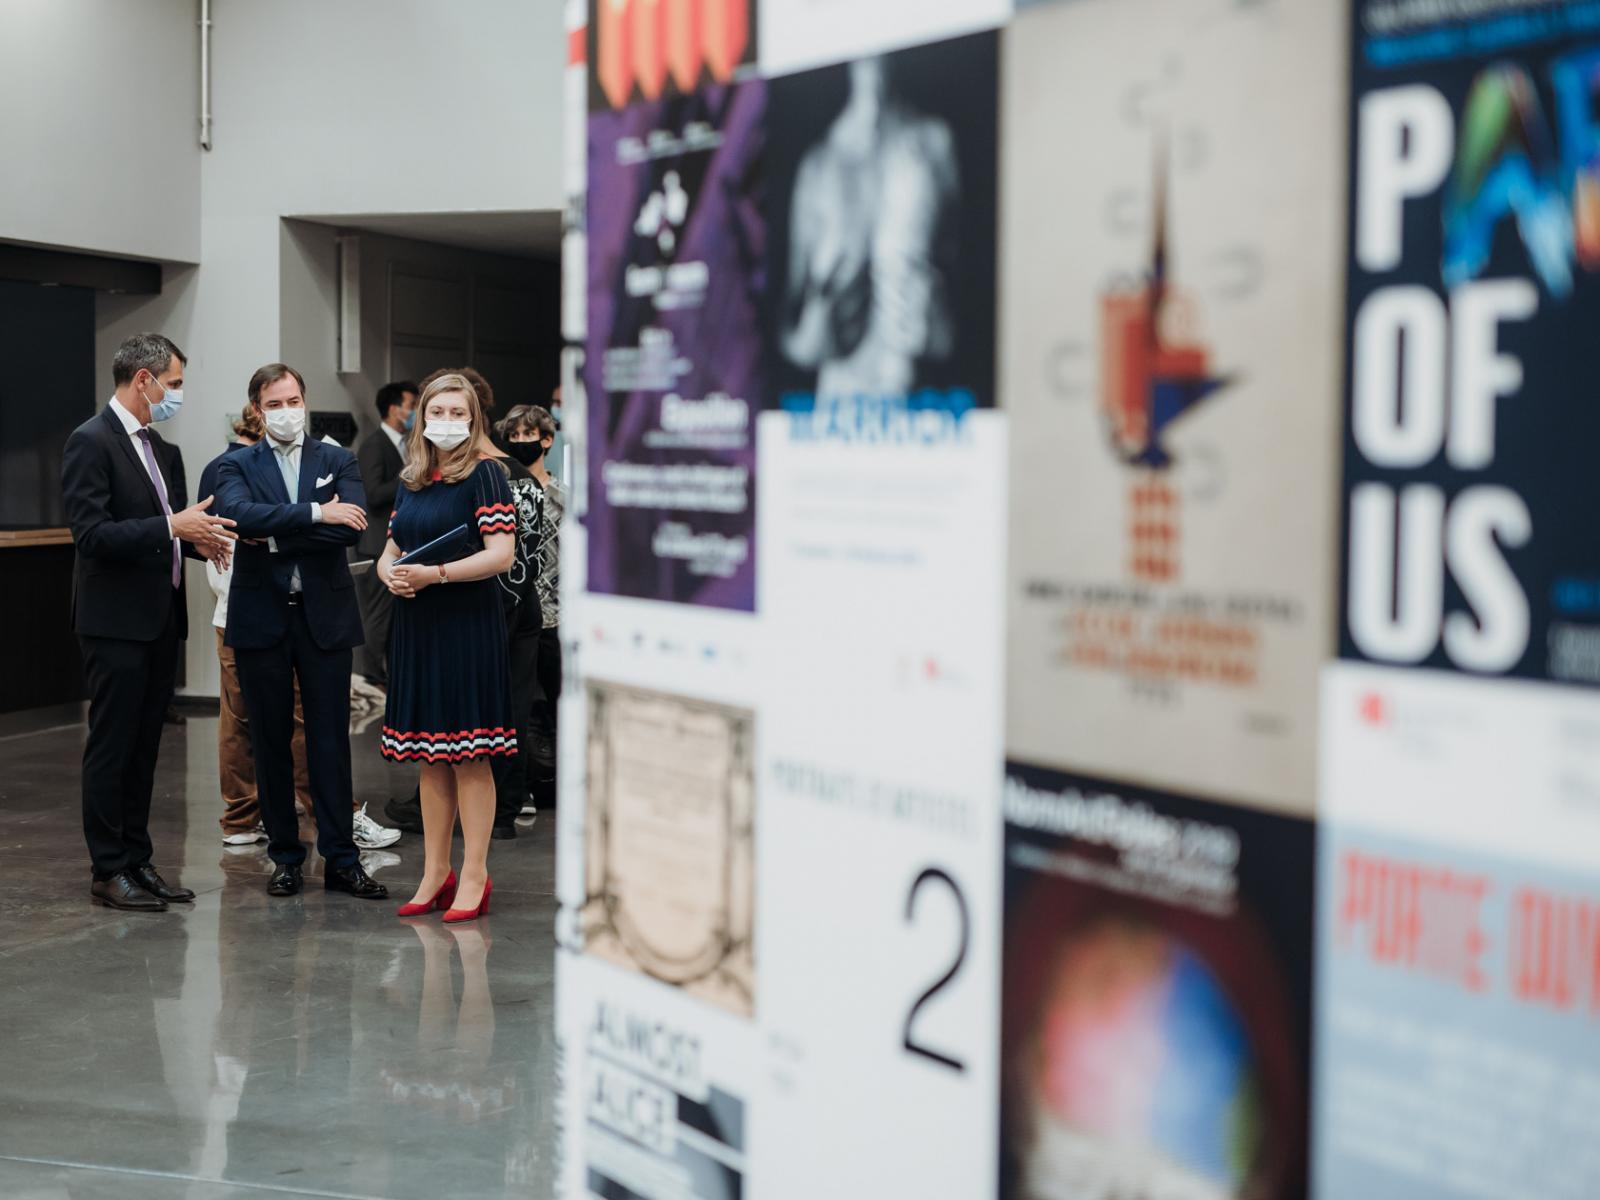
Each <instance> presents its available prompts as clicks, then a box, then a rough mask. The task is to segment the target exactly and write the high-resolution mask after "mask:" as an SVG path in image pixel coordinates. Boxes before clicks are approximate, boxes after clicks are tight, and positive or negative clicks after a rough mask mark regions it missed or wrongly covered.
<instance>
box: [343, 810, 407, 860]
mask: <svg viewBox="0 0 1600 1200" xmlns="http://www.w3.org/2000/svg"><path fill="white" fill-rule="evenodd" d="M354 824H355V835H356V845H358V846H360V847H361V848H362V849H363V850H382V849H383V848H384V847H385V846H392V845H394V844H395V843H396V842H398V841H399V840H400V831H399V830H398V829H390V828H389V827H388V826H387V825H379V824H378V823H377V822H376V821H374V820H373V819H372V818H371V817H369V816H367V806H366V805H365V804H363V805H362V806H361V809H360V811H359V812H357V813H356V815H355V820H354Z"/></svg>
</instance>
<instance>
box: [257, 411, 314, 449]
mask: <svg viewBox="0 0 1600 1200" xmlns="http://www.w3.org/2000/svg"><path fill="white" fill-rule="evenodd" d="M263 416H264V417H265V418H266V422H267V432H268V433H269V434H271V435H272V440H273V441H275V442H292V441H294V440H295V438H297V437H299V436H300V435H301V434H302V433H304V432H305V428H306V410H305V409H304V408H269V409H268V410H267V411H266V412H265V413H264V414H263Z"/></svg>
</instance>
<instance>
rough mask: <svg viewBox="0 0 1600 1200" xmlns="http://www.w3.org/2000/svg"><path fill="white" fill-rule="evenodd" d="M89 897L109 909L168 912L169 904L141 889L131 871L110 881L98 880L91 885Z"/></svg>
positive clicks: (122, 873) (124, 872) (120, 873)
mask: <svg viewBox="0 0 1600 1200" xmlns="http://www.w3.org/2000/svg"><path fill="white" fill-rule="evenodd" d="M89 896H90V898H91V899H93V900H94V902H95V903H96V904H104V905H105V906H106V907H107V908H125V909H127V910H128V911H129V912H166V911H167V902H166V901H165V900H162V899H160V898H158V897H156V896H152V895H151V894H150V893H149V892H147V891H145V890H144V888H142V887H140V886H139V884H138V881H137V880H135V879H134V877H133V872H131V871H118V872H117V873H116V874H115V875H113V876H112V877H111V878H110V879H96V880H95V881H94V882H93V883H91V884H90V885H89Z"/></svg>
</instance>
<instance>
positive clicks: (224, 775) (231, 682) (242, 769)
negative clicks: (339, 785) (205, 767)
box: [217, 629, 313, 833]
mask: <svg viewBox="0 0 1600 1200" xmlns="http://www.w3.org/2000/svg"><path fill="white" fill-rule="evenodd" d="M217 661H218V662H219V663H221V664H222V711H221V714H220V716H221V719H220V720H219V721H218V722H217V766H218V774H219V775H220V777H221V785H222V799H223V800H224V801H225V802H226V803H227V808H226V809H225V810H224V811H223V814H222V821H221V822H220V823H221V825H222V832H223V833H245V832H247V831H249V830H251V829H254V828H255V827H256V826H257V825H258V824H259V823H260V821H261V801H260V800H259V799H258V798H257V796H256V760H255V756H254V754H252V752H251V750H250V720H249V718H248V717H246V716H245V711H244V695H243V694H242V693H241V692H240V691H239V666H238V663H237V662H235V661H234V657H233V648H232V647H231V646H224V645H223V644H222V630H220V629H218V630H217ZM290 749H291V752H292V753H293V755H294V798H295V801H296V802H297V803H298V804H299V805H300V807H301V809H302V810H303V811H304V812H306V813H307V814H309V813H311V812H312V811H313V810H312V807H311V780H310V776H309V775H308V774H307V772H306V722H305V717H304V716H303V715H302V714H301V712H300V688H299V686H298V685H297V686H296V687H295V692H294V741H293V742H292V743H291V747H290Z"/></svg>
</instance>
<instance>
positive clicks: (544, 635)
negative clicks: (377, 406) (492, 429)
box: [501, 388, 567, 815]
mask: <svg viewBox="0 0 1600 1200" xmlns="http://www.w3.org/2000/svg"><path fill="white" fill-rule="evenodd" d="M560 391H561V389H560V388H557V389H556V393H557V395H559V394H560ZM501 424H502V426H503V427H504V433H503V436H504V438H505V439H506V448H507V449H508V450H510V451H511V453H512V455H513V456H514V457H515V458H516V459H517V461H518V462H519V463H522V464H523V465H524V466H526V467H527V468H528V472H529V473H530V474H531V475H532V476H533V479H534V482H535V483H537V484H538V485H539V502H538V521H539V539H538V547H539V571H538V576H537V579H536V581H535V586H536V590H537V592H538V595H539V618H540V624H541V629H540V633H539V652H538V657H537V664H538V668H537V669H538V687H537V688H536V689H535V691H534V697H533V699H534V705H533V720H532V725H531V729H530V745H529V749H528V757H529V758H530V759H531V760H532V762H531V764H530V767H531V771H532V777H531V778H532V783H533V795H534V799H535V801H536V802H537V803H538V804H541V805H543V806H544V807H546V808H554V807H555V804H556V774H555V765H556V720H557V701H558V700H560V698H561V517H562V514H563V513H565V512H566V509H567V493H566V489H565V488H563V487H562V486H561V481H560V480H559V479H557V478H556V477H555V476H554V475H552V474H551V473H550V467H549V463H550V450H551V447H552V446H553V445H555V442H556V437H557V430H556V421H555V418H554V417H553V416H552V415H551V414H550V413H549V411H547V410H546V409H543V408H540V407H539V406H538V405H537V404H527V405H521V406H519V407H517V408H515V409H513V410H512V411H511V412H510V413H508V414H507V415H506V419H505V421H503V422H502V423H501ZM530 815H531V814H530Z"/></svg>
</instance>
